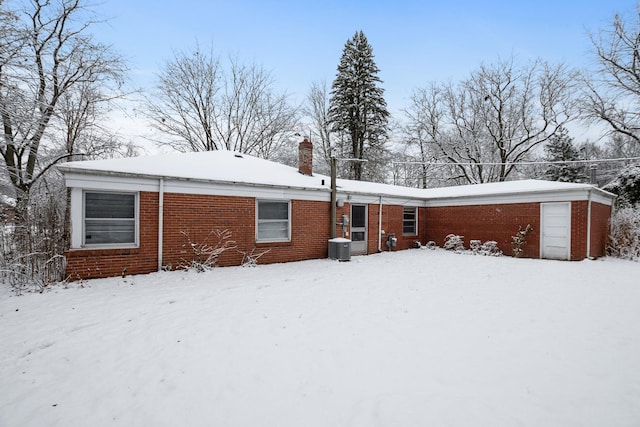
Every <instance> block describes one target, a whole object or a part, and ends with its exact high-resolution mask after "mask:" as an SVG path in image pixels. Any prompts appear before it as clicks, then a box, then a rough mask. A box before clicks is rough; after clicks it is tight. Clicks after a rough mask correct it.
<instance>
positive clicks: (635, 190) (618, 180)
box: [603, 165, 640, 207]
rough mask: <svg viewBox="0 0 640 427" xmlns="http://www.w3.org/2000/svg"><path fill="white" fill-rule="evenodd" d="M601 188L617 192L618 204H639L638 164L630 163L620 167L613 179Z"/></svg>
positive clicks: (639, 174) (639, 180) (639, 175)
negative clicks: (630, 164)
mask: <svg viewBox="0 0 640 427" xmlns="http://www.w3.org/2000/svg"><path fill="white" fill-rule="evenodd" d="M603 189H604V190H606V191H609V192H611V193H614V194H617V195H618V196H619V198H618V203H619V204H620V206H623V207H628V206H633V205H635V204H640V165H632V166H628V167H626V168H624V169H622V170H621V171H620V173H619V174H618V175H617V176H616V177H615V179H614V180H613V181H611V182H610V183H609V184H607V185H605V186H604V187H603Z"/></svg>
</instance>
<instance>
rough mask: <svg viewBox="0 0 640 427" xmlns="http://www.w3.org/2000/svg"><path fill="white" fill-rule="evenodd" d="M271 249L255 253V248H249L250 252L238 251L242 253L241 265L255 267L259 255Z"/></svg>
mask: <svg viewBox="0 0 640 427" xmlns="http://www.w3.org/2000/svg"><path fill="white" fill-rule="evenodd" d="M270 250H271V249H267V250H265V251H262V252H258V253H256V248H253V249H251V252H249V253H246V252H242V251H238V252H240V253H241V254H242V263H241V264H240V265H242V266H243V267H256V266H257V265H258V260H259V259H260V257H261V256H262V255H264V254H266V253H268V252H269V251H270Z"/></svg>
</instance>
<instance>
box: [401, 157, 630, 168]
mask: <svg viewBox="0 0 640 427" xmlns="http://www.w3.org/2000/svg"><path fill="white" fill-rule="evenodd" d="M628 160H640V157H621V158H617V159H593V160H556V161H535V162H506V163H500V162H452V163H445V162H415V161H407V162H395V161H394V162H391V163H393V164H398V165H433V166H458V165H460V166H502V165H504V166H507V165H555V164H563V165H564V164H567V163H608V162H622V161H628Z"/></svg>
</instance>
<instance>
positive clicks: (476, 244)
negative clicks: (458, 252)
mask: <svg viewBox="0 0 640 427" xmlns="http://www.w3.org/2000/svg"><path fill="white" fill-rule="evenodd" d="M481 246H482V240H469V250H470V251H471V252H474V253H476V252H479V251H480V247H481Z"/></svg>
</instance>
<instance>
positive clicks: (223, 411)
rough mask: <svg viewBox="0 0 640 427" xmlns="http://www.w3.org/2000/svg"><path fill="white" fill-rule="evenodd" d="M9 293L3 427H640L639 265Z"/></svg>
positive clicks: (327, 266)
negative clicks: (639, 426)
mask: <svg viewBox="0 0 640 427" xmlns="http://www.w3.org/2000/svg"><path fill="white" fill-rule="evenodd" d="M83 286H84V287H82V288H80V287H79V284H77V283H76V284H73V285H72V286H71V287H70V288H69V289H63V288H62V287H58V288H54V289H53V290H52V291H50V292H47V293H44V294H28V295H24V296H19V297H16V296H12V295H11V294H10V293H9V292H8V291H7V290H6V289H3V290H2V291H0V343H1V344H0V426H2V427H14V426H65V427H68V426H127V427H131V426H563V427H566V426H605V425H606V426H618V427H620V426H638V425H640V264H639V263H634V262H627V261H620V260H615V259H605V260H598V261H583V262H557V261H543V260H530V259H513V258H508V257H503V258H489V257H480V256H465V255H456V254H453V253H449V252H445V251H443V250H436V251H430V250H408V251H402V252H397V253H381V254H377V255H371V256H366V257H354V258H353V259H352V261H351V262H348V263H340V262H337V261H330V260H314V261H306V262H299V263H289V264H276V265H264V266H258V267H257V268H241V267H230V268H220V269H216V270H214V271H212V272H208V273H202V274H196V273H188V272H170V273H169V272H163V273H157V274H150V275H144V276H134V277H126V278H115V279H104V280H92V281H87V282H84V284H83Z"/></svg>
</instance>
